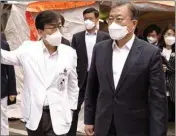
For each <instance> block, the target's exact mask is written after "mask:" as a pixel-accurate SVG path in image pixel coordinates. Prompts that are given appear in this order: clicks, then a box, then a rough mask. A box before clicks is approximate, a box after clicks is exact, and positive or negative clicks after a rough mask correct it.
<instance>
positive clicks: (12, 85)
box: [6, 43, 17, 95]
mask: <svg viewBox="0 0 176 136" xmlns="http://www.w3.org/2000/svg"><path fill="white" fill-rule="evenodd" d="M6 48H7V51H10V48H9V45H8V43H7V46H6ZM6 69H7V76H8V95H17V91H16V78H15V70H14V67H13V66H11V65H6Z"/></svg>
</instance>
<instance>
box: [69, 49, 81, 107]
mask: <svg viewBox="0 0 176 136" xmlns="http://www.w3.org/2000/svg"><path fill="white" fill-rule="evenodd" d="M76 67H77V55H76V51H75V50H74V55H73V65H72V70H71V72H70V75H69V79H68V99H69V103H70V108H71V110H76V109H77V104H78V94H79V87H78V78H77V77H78V76H77V72H76Z"/></svg>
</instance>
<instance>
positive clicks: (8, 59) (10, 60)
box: [1, 47, 22, 66]
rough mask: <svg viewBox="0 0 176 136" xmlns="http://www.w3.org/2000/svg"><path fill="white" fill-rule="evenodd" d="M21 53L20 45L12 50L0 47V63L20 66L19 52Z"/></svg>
mask: <svg viewBox="0 0 176 136" xmlns="http://www.w3.org/2000/svg"><path fill="white" fill-rule="evenodd" d="M21 53H22V47H19V48H18V49H16V50H14V51H6V50H3V49H1V63H2V64H6V65H17V66H21V62H20V54H21Z"/></svg>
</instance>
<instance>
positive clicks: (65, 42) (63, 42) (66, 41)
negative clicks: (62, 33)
mask: <svg viewBox="0 0 176 136" xmlns="http://www.w3.org/2000/svg"><path fill="white" fill-rule="evenodd" d="M61 43H62V44H65V45H69V46H70V42H69V40H67V39H66V38H64V37H62V39H61Z"/></svg>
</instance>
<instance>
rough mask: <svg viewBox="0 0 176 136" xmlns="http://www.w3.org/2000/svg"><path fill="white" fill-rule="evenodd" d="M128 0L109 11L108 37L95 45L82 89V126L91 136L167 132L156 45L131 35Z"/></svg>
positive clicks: (160, 135) (133, 16)
mask: <svg viewBox="0 0 176 136" xmlns="http://www.w3.org/2000/svg"><path fill="white" fill-rule="evenodd" d="M137 16H138V11H137V9H136V8H135V6H134V5H133V3H130V2H128V3H127V2H126V3H125V2H121V3H118V4H117V5H115V6H114V7H113V8H112V9H111V12H110V16H109V21H108V23H109V34H110V36H111V38H112V39H110V40H106V41H103V42H100V43H98V44H96V45H95V47H94V51H93V57H92V63H91V68H90V71H89V76H88V82H87V89H86V95H85V116H84V117H85V124H86V126H85V132H86V134H87V135H95V136H166V134H167V133H166V132H167V100H166V91H165V82H164V73H163V70H162V63H161V55H160V50H159V49H158V48H156V47H155V46H152V45H151V44H149V43H147V42H145V41H143V40H140V39H138V38H137V37H136V36H135V35H134V31H135V28H136V26H137V23H138V21H137Z"/></svg>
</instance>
